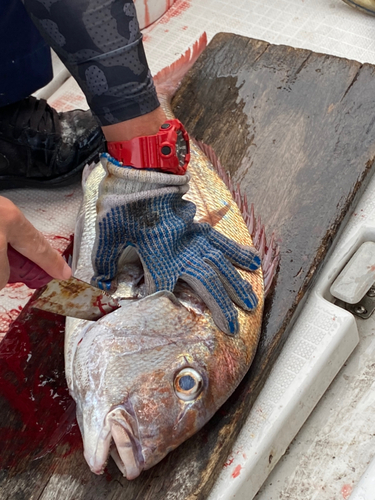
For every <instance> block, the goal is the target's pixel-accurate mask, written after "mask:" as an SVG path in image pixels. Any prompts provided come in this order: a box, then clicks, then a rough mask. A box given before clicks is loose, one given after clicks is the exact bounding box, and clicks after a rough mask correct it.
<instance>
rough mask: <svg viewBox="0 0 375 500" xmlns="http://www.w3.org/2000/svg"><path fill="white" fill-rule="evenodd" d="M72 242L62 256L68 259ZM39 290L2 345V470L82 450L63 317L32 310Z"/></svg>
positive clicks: (15, 468)
mask: <svg viewBox="0 0 375 500" xmlns="http://www.w3.org/2000/svg"><path fill="white" fill-rule="evenodd" d="M71 251H72V244H70V245H69V247H68V248H67V249H66V251H65V252H64V255H66V256H67V257H68V256H69V253H71ZM38 295H39V292H38V291H36V292H35V293H34V295H33V296H32V297H31V299H30V300H29V302H28V303H27V305H26V306H25V307H24V309H23V310H22V312H21V313H20V315H19V316H18V317H17V318H16V319H15V321H13V323H12V324H11V325H10V327H9V330H8V332H7V334H6V335H5V337H4V339H3V341H2V342H1V344H0V436H1V442H2V453H1V454H0V468H1V469H7V470H10V469H12V470H13V472H16V470H17V469H18V468H19V467H20V466H21V464H22V467H23V468H24V467H25V465H26V462H28V461H33V460H36V459H40V458H41V457H43V456H45V455H46V454H48V453H53V454H57V455H58V456H66V455H67V454H70V453H72V452H73V451H75V450H77V449H80V448H81V446H82V445H81V437H80V433H79V430H78V426H77V423H76V420H75V404H74V401H73V400H72V399H71V397H70V396H69V393H68V388H67V386H66V381H65V373H64V328H65V318H64V317H62V316H59V315H55V314H52V313H48V312H46V311H41V310H38V309H33V307H32V304H33V302H34V301H35V299H36V297H37V296H38Z"/></svg>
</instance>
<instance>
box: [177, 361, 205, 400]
mask: <svg viewBox="0 0 375 500" xmlns="http://www.w3.org/2000/svg"><path fill="white" fill-rule="evenodd" d="M202 388H203V380H202V377H201V376H200V375H199V373H198V372H197V371H196V370H194V369H193V368H183V369H182V370H181V371H180V372H178V373H177V375H176V376H175V379H174V390H175V392H176V394H177V396H178V397H179V398H180V399H182V400H183V401H192V400H193V399H195V398H196V397H197V396H198V395H199V394H200V393H201V391H202Z"/></svg>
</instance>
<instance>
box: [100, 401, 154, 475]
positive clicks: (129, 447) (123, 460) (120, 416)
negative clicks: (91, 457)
mask: <svg viewBox="0 0 375 500" xmlns="http://www.w3.org/2000/svg"><path fill="white" fill-rule="evenodd" d="M127 403H128V404H127V406H129V404H130V402H129V401H128V402H127ZM128 410H130V411H128ZM128 410H127V409H126V408H125V405H119V406H116V407H115V408H113V409H112V410H111V411H110V412H109V413H108V415H107V417H106V420H108V422H109V423H110V428H111V435H112V439H113V443H114V446H112V449H111V456H112V458H113V459H114V461H115V462H116V465H117V467H118V468H119V469H120V471H121V472H122V473H123V474H124V476H125V477H126V478H127V479H129V480H130V479H135V478H136V477H138V476H139V474H140V473H141V472H142V471H143V469H144V465H145V460H144V455H143V452H142V447H141V445H140V441H139V439H138V423H137V421H136V419H135V418H134V416H133V415H134V412H133V411H131V410H132V408H131V409H130V408H128Z"/></svg>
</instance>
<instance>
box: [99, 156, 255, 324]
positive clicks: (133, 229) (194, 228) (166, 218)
mask: <svg viewBox="0 0 375 500" xmlns="http://www.w3.org/2000/svg"><path fill="white" fill-rule="evenodd" d="M103 162H104V166H105V168H106V169H107V171H108V173H109V174H110V175H109V176H108V178H104V179H103V181H102V186H101V191H100V193H99V200H98V208H99V211H98V226H97V237H96V243H95V246H94V253H93V264H94V270H95V273H96V274H95V276H94V278H93V280H92V282H93V284H94V285H96V286H99V288H102V289H109V288H111V287H112V286H113V281H114V280H115V278H116V274H117V267H118V261H119V258H120V256H121V255H122V253H123V251H124V250H125V248H127V247H128V246H132V247H134V248H135V249H136V250H137V252H138V255H139V257H140V259H141V261H142V264H143V267H144V273H145V285H146V292H147V294H151V293H154V292H156V291H159V290H169V291H173V289H174V287H175V284H176V282H177V280H178V279H182V280H184V281H185V282H187V283H188V284H189V285H190V286H191V288H192V289H193V290H195V292H196V293H197V295H198V296H199V297H200V298H201V299H202V300H203V301H204V302H205V303H206V305H207V307H208V308H209V309H210V311H211V313H212V317H213V320H214V321H215V323H216V324H217V326H218V327H219V328H220V329H221V330H223V331H224V332H226V333H228V334H235V333H237V332H238V328H239V326H238V318H237V316H238V314H237V310H236V308H235V307H234V304H233V302H234V303H236V304H237V305H238V306H240V307H241V308H243V309H245V310H252V309H254V308H255V307H256V306H257V303H258V299H257V296H256V294H255V293H254V292H253V289H252V287H251V285H250V284H249V283H248V282H247V281H246V280H244V279H242V277H241V276H240V274H239V273H238V271H237V270H236V269H235V267H234V266H238V267H241V268H242V269H246V270H249V271H255V270H256V269H258V268H259V266H260V263H261V262H260V257H259V255H258V254H257V251H256V250H255V249H254V248H253V247H247V246H243V245H239V244H238V243H236V242H234V241H232V240H230V239H228V238H226V237H225V236H223V235H222V234H220V233H219V232H218V231H216V230H215V229H213V228H212V227H211V226H210V225H209V224H207V223H204V224H200V223H195V222H194V216H195V211H196V207H195V205H194V204H193V203H191V202H189V201H186V200H184V199H183V198H182V195H183V194H184V192H186V190H187V184H188V176H187V175H185V176H175V175H169V174H162V173H156V172H151V171H145V170H136V169H131V168H127V167H120V166H117V165H116V164H115V163H113V162H112V161H111V157H109V155H108V156H107V157H105V158H104V160H103ZM116 178H117V179H116ZM166 183H169V185H168V184H166ZM173 183H178V184H177V185H176V184H174V185H173ZM121 185H123V194H120V188H121Z"/></svg>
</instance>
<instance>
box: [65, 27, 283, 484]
mask: <svg viewBox="0 0 375 500" xmlns="http://www.w3.org/2000/svg"><path fill="white" fill-rule="evenodd" d="M206 43H207V38H206V35H205V34H203V35H202V36H201V38H200V39H199V40H198V41H197V42H196V43H195V44H194V46H193V47H192V49H189V50H188V51H187V52H186V53H185V54H184V55H183V56H181V58H180V59H179V60H178V61H177V62H175V63H174V64H172V65H171V66H170V67H168V68H165V69H164V70H162V71H161V72H159V73H158V75H156V76H155V78H154V81H155V85H156V88H157V92H158V96H159V100H160V103H161V106H162V107H163V109H164V111H165V112H166V114H167V117H168V118H173V113H172V110H171V104H170V102H171V98H172V96H173V94H174V92H175V90H176V88H177V86H178V84H179V82H180V81H181V79H182V77H183V75H184V74H185V73H186V72H187V70H188V69H189V68H190V67H191V66H192V65H193V63H194V62H195V60H196V59H197V58H198V56H199V54H200V53H201V52H202V51H203V49H204V47H205V46H206ZM190 149H191V150H190V154H191V160H190V164H189V167H188V169H189V172H190V175H191V181H190V189H189V191H188V193H187V194H186V195H184V196H185V197H186V199H188V200H190V201H192V202H194V203H195V205H196V207H197V211H196V218H195V220H196V221H197V222H199V221H201V222H209V223H211V224H212V226H213V227H214V228H215V229H216V230H217V231H219V232H221V233H222V234H224V235H225V236H227V237H229V238H231V239H233V240H235V241H237V242H238V243H241V244H243V245H253V239H252V236H251V233H252V234H253V236H254V242H255V243H256V246H257V248H258V249H259V251H260V254H261V257H262V261H263V264H262V268H259V269H258V270H257V271H255V272H249V271H244V270H241V269H239V270H238V271H239V273H240V274H241V276H242V277H243V278H244V279H246V280H247V281H248V282H250V283H251V285H252V287H253V290H254V292H255V294H256V295H257V298H258V305H257V307H256V309H255V310H253V311H251V312H245V311H243V310H242V309H240V308H237V310H238V321H239V325H240V329H239V333H238V334H237V335H235V336H229V335H226V334H225V333H223V332H222V331H221V330H220V329H219V328H218V327H217V326H216V325H215V323H214V321H213V319H212V315H211V313H210V311H209V310H208V308H207V307H206V305H205V304H204V302H203V301H202V300H201V299H200V298H199V297H198V296H197V295H196V294H195V293H194V291H193V290H192V289H191V288H190V287H189V286H188V285H187V284H185V283H184V282H178V283H177V285H176V287H175V289H174V291H173V293H171V292H169V291H159V292H156V293H154V294H152V295H149V296H147V295H146V294H145V287H144V282H143V279H142V278H143V269H142V266H141V263H140V261H137V260H135V261H134V262H131V263H127V264H126V265H122V263H121V259H120V265H119V269H121V272H120V273H119V275H118V276H117V278H118V280H117V281H118V287H117V289H116V291H115V292H114V293H113V296H114V297H115V298H117V299H118V300H119V301H120V306H121V307H119V308H118V309H117V310H115V311H113V312H111V313H109V314H107V315H106V316H105V317H103V318H101V319H99V320H98V321H96V322H92V321H85V320H79V319H74V318H67V322H66V333H65V372H66V379H67V384H68V387H69V391H70V394H71V395H72V397H73V398H74V400H75V402H76V415H77V421H78V424H79V428H80V431H81V435H82V439H83V448H84V457H85V459H86V461H87V463H88V465H89V467H90V469H91V471H92V472H94V473H96V474H101V473H103V471H104V469H105V466H106V464H107V461H108V459H109V456H112V458H113V459H114V461H115V463H116V465H117V467H118V468H119V469H120V471H121V472H122V473H123V475H124V476H125V477H126V478H127V479H129V480H131V479H134V478H136V477H138V476H139V475H140V474H141V472H142V471H143V470H147V469H149V468H150V467H152V466H154V465H155V464H157V463H158V462H159V461H160V460H162V459H163V458H164V457H165V456H166V455H167V454H168V453H169V452H171V451H172V450H173V449H175V448H176V447H177V446H179V445H180V444H181V443H182V442H184V441H185V440H187V439H188V438H189V437H191V436H192V435H193V434H195V433H196V432H198V431H199V430H200V429H201V428H202V427H203V426H204V425H205V424H206V422H208V420H209V419H210V418H211V417H212V416H213V415H214V414H215V413H216V411H217V410H218V409H219V408H220V406H221V405H222V404H223V403H224V402H225V401H226V400H227V399H228V397H229V396H230V395H231V394H232V393H233V391H234V390H235V388H236V387H237V386H238V384H239V383H240V381H241V380H242V378H243V376H244V375H245V373H246V372H247V371H248V369H249V367H250V365H251V363H252V360H253V358H254V355H255V352H256V349H257V345H258V341H259V336H260V331H261V324H262V313H263V304H264V296H265V288H266V289H267V288H269V283H270V282H271V281H272V276H273V275H274V273H275V269H276V267H277V246H276V245H275V243H274V239H273V237H272V238H271V242H270V243H269V244H267V241H266V238H265V234H264V228H263V226H262V225H261V222H260V221H257V220H256V219H255V216H254V210H253V207H251V208H250V209H249V208H248V204H247V202H246V200H245V199H244V198H243V197H242V196H241V195H240V194H239V190H238V188H237V187H235V186H234V185H233V183H231V181H230V179H229V177H228V176H227V174H226V173H225V171H224V169H223V168H222V166H221V165H220V162H219V161H218V159H217V158H216V157H215V154H214V152H213V151H212V150H211V149H210V148H209V147H207V146H204V145H202V144H201V145H200V146H199V145H198V144H197V143H196V142H194V141H193V140H192V141H191V148H190ZM209 157H210V159H211V161H210V159H209ZM103 176H104V169H103V167H102V166H101V165H100V164H98V165H94V166H91V167H89V168H87V169H86V170H85V172H84V175H83V191H84V194H83V202H82V207H81V209H80V212H79V214H78V217H77V224H76V231H75V244H74V254H73V263H72V265H73V271H74V276H75V277H77V278H79V279H81V280H84V281H87V282H90V279H91V278H92V276H93V274H94V271H93V266H92V262H91V253H92V248H93V245H94V240H95V222H96V203H97V199H98V189H99V184H100V181H101V180H102V178H103ZM245 219H246V220H245ZM246 221H247V223H246ZM248 226H249V227H248ZM249 228H250V231H249ZM265 283H266V285H265Z"/></svg>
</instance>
